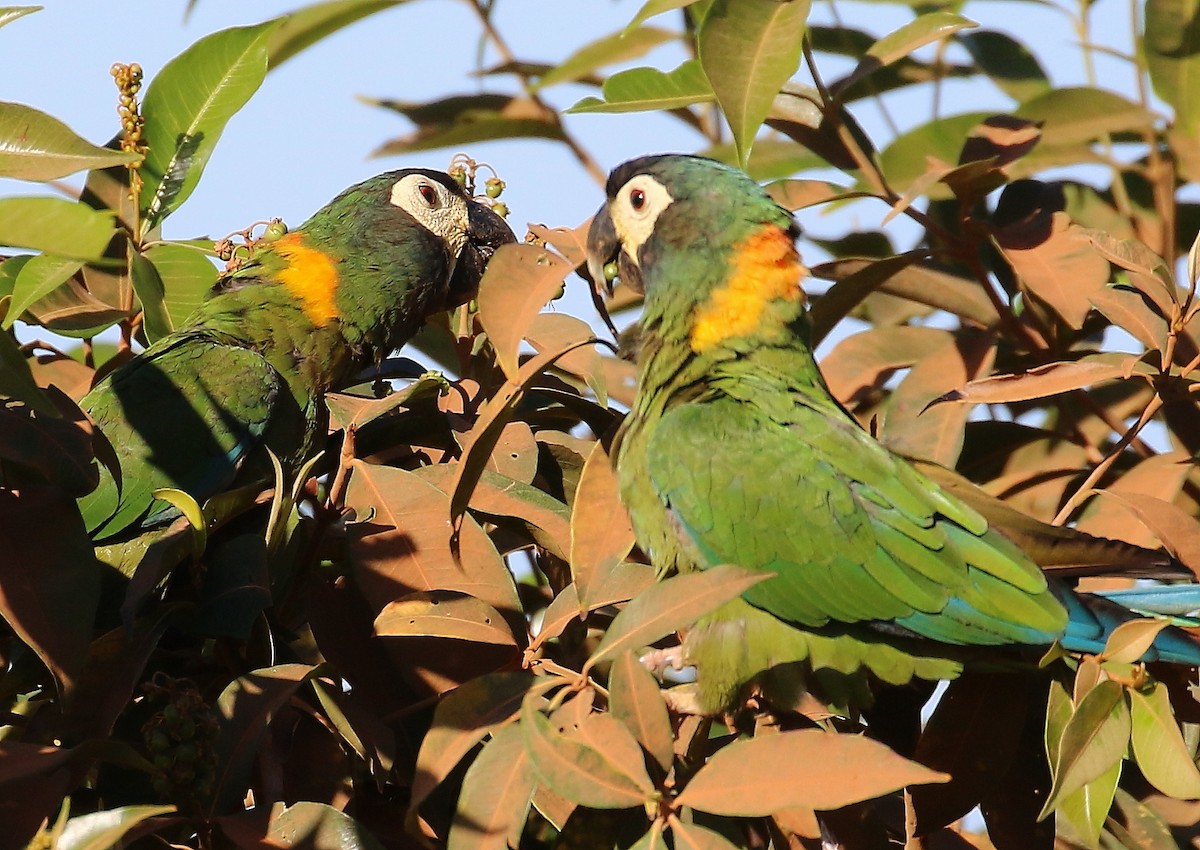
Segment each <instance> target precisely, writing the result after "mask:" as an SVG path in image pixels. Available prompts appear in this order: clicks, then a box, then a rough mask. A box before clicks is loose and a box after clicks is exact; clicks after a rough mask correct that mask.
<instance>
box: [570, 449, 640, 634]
mask: <svg viewBox="0 0 1200 850" xmlns="http://www.w3.org/2000/svg"><path fill="white" fill-rule="evenodd" d="M633 543H634V540H633V525H632V524H631V521H630V519H629V513H628V511H626V510H625V505H624V503H623V502H622V501H621V494H620V492H618V489H617V476H616V473H615V472H614V471H613V467H612V461H611V460H610V459H609V457H608V453H607V452H606V451H604V446H602V445H601V444H600V443H596V444H595V445H594V446H593V447H592V452H591V454H590V455H588V459H587V461H586V462H585V463H584V465H583V474H582V475H581V476H580V478H579V486H578V487H577V488H576V490H575V504H574V505H572V507H571V576H572V577H573V578H574V579H575V582H574V583H575V592H576V593H577V594H578V595H579V610H580V611H581V612H586V611H588V610H590V607H591V603H592V591H593V589H594V588H595V587H598V586H600V585H601V584H603V582H604V580H605V578H606V577H607V575H608V574H609V573H610V572H612V570H614V569H615V568H616V567H617V565H618V564H620V563H621V562H622V561H623V560H625V556H626V555H628V554H629V551H630V550H631V549H632V548H633Z"/></svg>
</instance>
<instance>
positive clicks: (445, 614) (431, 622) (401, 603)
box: [375, 590, 516, 646]
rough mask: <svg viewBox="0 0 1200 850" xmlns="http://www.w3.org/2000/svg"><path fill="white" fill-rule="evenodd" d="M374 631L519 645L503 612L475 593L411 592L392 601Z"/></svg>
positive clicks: (382, 633)
mask: <svg viewBox="0 0 1200 850" xmlns="http://www.w3.org/2000/svg"><path fill="white" fill-rule="evenodd" d="M375 634H377V635H380V636H381V637H406V636H409V637H445V638H456V639H458V640H468V641H474V642H477V643H498V644H504V645H514V646H515V645H516V640H515V639H514V638H513V635H512V630H510V629H509V628H508V625H507V624H506V623H505V622H504V618H503V617H501V616H500V612H498V611H497V610H496V609H495V608H493V607H492V606H491V605H488V604H487V603H486V602H483V601H481V600H479V599H476V598H475V597H474V596H467V595H466V594H462V593H458V592H455V591H449V590H431V591H422V592H418V593H410V594H409V595H408V596H404V597H401V598H400V599H397V600H395V601H394V602H389V603H388V604H387V606H385V607H384V609H383V612H382V613H380V615H379V616H378V617H376V618H375Z"/></svg>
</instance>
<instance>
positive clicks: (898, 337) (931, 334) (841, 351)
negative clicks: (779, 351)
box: [821, 325, 953, 404]
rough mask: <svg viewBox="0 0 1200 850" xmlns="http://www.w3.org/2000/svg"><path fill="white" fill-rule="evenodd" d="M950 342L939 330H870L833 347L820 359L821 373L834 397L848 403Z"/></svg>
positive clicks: (919, 328)
mask: <svg viewBox="0 0 1200 850" xmlns="http://www.w3.org/2000/svg"><path fill="white" fill-rule="evenodd" d="M952 339H953V338H952V337H951V335H950V334H949V333H948V332H947V331H944V330H941V329H939V328H927V327H921V326H911V327H910V326H907V325H906V326H901V327H894V328H881V327H876V328H871V329H870V330H866V331H863V332H862V333H856V334H853V335H852V336H848V337H846V338H845V339H843V340H842V341H841V342H839V343H838V344H837V345H835V346H834V347H833V350H832V351H830V352H829V354H827V355H826V356H825V358H824V359H823V360H821V374H823V375H824V376H825V382H826V383H827V384H828V385H829V391H830V392H831V393H833V396H834V398H836V399H837V400H838V401H840V402H842V403H843V404H850V403H852V402H853V400H854V398H855V397H856V396H857V395H858V394H859V393H860V392H863V391H864V390H867V389H870V388H873V387H877V386H880V385H881V384H882V383H883V382H884V381H886V380H887V378H888V376H889V375H890V374H891V373H892V372H894V371H895V370H897V369H904V368H907V367H909V366H911V365H913V364H914V363H916V362H918V361H920V360H923V359H925V358H927V357H929V355H930V354H932V353H933V352H934V351H936V350H937V349H939V348H941V347H942V346H944V345H945V344H946V343H947V342H948V341H951V340H952Z"/></svg>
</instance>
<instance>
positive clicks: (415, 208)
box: [391, 174, 470, 259]
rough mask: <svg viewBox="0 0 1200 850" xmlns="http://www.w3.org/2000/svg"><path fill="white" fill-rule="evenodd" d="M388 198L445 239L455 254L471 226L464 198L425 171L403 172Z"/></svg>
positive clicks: (460, 250)
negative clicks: (423, 172) (426, 174)
mask: <svg viewBox="0 0 1200 850" xmlns="http://www.w3.org/2000/svg"><path fill="white" fill-rule="evenodd" d="M391 202H392V206H395V207H399V208H400V209H402V210H404V211H405V212H406V213H408V214H409V215H411V216H412V217H413V218H415V219H416V220H417V221H418V222H420V223H421V224H422V225H424V226H425V228H427V229H428V230H429V232H430V233H432V234H434V235H435V236H438V237H440V238H442V239H444V240H445V242H446V244H447V245H449V246H450V254H451V256H452V257H454V258H455V259H457V258H458V255H459V254H460V253H461V252H462V249H463V246H465V245H466V244H467V231H468V230H469V229H470V222H469V220H468V214H467V202H466V201H464V200H463V199H462V198H461V197H460V196H458V195H456V194H454V193H453V192H451V191H450V190H449V189H447V188H446V187H445V186H443V185H442V184H441V183H439V182H438V181H436V180H431V179H430V178H428V177H426V176H425V175H424V174H406V175H405V176H404V177H401V178H400V180H398V181H397V182H396V185H394V186H393V187H392V197H391Z"/></svg>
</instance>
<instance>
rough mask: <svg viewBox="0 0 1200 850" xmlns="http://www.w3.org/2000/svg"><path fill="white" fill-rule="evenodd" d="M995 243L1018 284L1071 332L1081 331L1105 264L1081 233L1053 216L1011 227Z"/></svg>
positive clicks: (1104, 275)
mask: <svg viewBox="0 0 1200 850" xmlns="http://www.w3.org/2000/svg"><path fill="white" fill-rule="evenodd" d="M996 242H997V244H998V245H999V246H1000V249H1001V251H1002V252H1003V253H1004V256H1005V257H1006V258H1007V259H1008V261H1009V263H1011V264H1012V267H1013V271H1015V272H1016V273H1017V274H1018V275H1019V276H1020V278H1021V280H1022V282H1023V283H1024V284H1025V286H1027V287H1028V288H1029V290H1030V291H1031V292H1033V294H1034V295H1036V296H1038V297H1039V298H1041V299H1042V300H1043V301H1045V302H1046V303H1047V304H1049V305H1050V306H1051V307H1053V308H1054V310H1055V312H1057V313H1058V314H1059V315H1060V316H1061V317H1062V318H1063V321H1065V322H1066V323H1067V324H1069V325H1070V326H1071V327H1073V328H1079V327H1081V326H1082V325H1083V319H1084V317H1085V316H1086V315H1087V313H1088V310H1090V309H1091V307H1092V303H1091V300H1090V298H1091V296H1092V295H1093V294H1095V293H1096V292H1099V291H1100V290H1102V289H1103V288H1104V284H1105V283H1107V281H1108V263H1107V262H1105V260H1104V258H1103V257H1100V256H1098V255H1097V254H1096V252H1095V251H1094V250H1092V243H1091V241H1090V240H1089V239H1088V235H1087V232H1086V231H1084V229H1083V228H1081V227H1077V226H1072V225H1071V219H1070V217H1069V216H1068V215H1067V214H1066V213H1064V212H1056V213H1054V214H1053V215H1051V216H1049V217H1047V216H1045V215H1038V216H1035V217H1034V218H1033V219H1031V220H1028V221H1024V222H1021V223H1019V224H1016V225H1010V226H1009V227H1006V228H1004V229H1002V230H1000V231H999V232H997V233H996Z"/></svg>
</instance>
